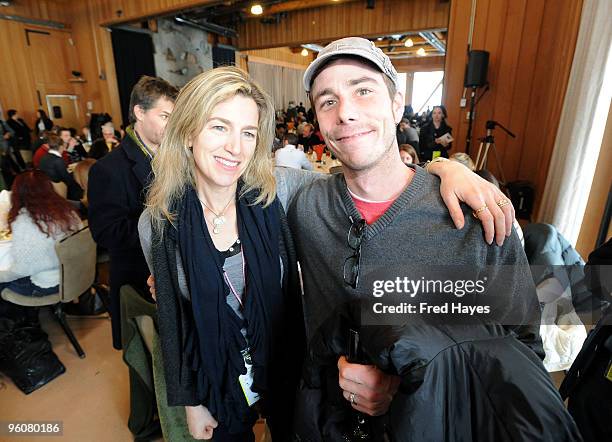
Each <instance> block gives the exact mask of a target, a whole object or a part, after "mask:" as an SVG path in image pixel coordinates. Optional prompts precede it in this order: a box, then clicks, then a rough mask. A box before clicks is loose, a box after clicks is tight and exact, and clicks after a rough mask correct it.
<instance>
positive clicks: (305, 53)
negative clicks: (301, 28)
mask: <svg viewBox="0 0 612 442" xmlns="http://www.w3.org/2000/svg"><path fill="white" fill-rule="evenodd" d="M300 54H302V57H308V49H306V48H304V49H302V52H300Z"/></svg>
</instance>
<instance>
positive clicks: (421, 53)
mask: <svg viewBox="0 0 612 442" xmlns="http://www.w3.org/2000/svg"><path fill="white" fill-rule="evenodd" d="M417 55H419V56H421V57H424V56H425V55H427V54H426V53H425V49H423V48H419V50H418V51H417Z"/></svg>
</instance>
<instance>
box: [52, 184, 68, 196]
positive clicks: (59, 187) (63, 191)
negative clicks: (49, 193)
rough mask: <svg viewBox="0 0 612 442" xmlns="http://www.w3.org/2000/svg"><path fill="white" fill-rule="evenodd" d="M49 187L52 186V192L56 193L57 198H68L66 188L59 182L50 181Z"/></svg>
mask: <svg viewBox="0 0 612 442" xmlns="http://www.w3.org/2000/svg"><path fill="white" fill-rule="evenodd" d="M51 185H52V186H53V190H55V193H57V194H58V195H59V196H61V197H64V198H66V197H67V196H68V186H67V185H66V184H65V183H63V182H61V181H59V182H57V183H56V182H53V181H51Z"/></svg>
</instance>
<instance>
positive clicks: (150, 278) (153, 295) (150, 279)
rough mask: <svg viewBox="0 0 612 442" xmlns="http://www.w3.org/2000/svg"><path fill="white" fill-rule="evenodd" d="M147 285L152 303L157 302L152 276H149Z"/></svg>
mask: <svg viewBox="0 0 612 442" xmlns="http://www.w3.org/2000/svg"><path fill="white" fill-rule="evenodd" d="M147 285H148V286H149V291H150V292H151V297H152V298H153V301H157V298H156V297H155V278H153V275H149V277H148V278H147Z"/></svg>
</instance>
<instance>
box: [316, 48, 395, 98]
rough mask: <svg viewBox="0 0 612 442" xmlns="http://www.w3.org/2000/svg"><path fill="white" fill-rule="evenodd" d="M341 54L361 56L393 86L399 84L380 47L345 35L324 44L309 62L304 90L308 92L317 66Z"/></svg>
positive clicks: (391, 65)
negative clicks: (315, 56) (372, 64)
mask: <svg viewBox="0 0 612 442" xmlns="http://www.w3.org/2000/svg"><path fill="white" fill-rule="evenodd" d="M342 55H351V56H355V57H361V58H363V59H365V60H368V61H370V62H372V63H374V64H375V65H376V66H378V68H379V69H380V70H381V72H382V73H383V74H385V75H386V76H387V77H389V79H391V81H393V84H395V87H396V88H398V86H399V85H398V81H397V71H396V70H395V67H393V64H392V63H391V60H390V59H389V57H388V56H387V55H385V54H384V53H383V51H381V50H380V48H377V47H376V45H375V44H374V42H371V41H370V40H366V39H365V38H361V37H346V38H341V39H340V40H336V41H333V42H331V43H330V44H328V45H327V46H325V47H324V48H323V50H322V51H321V52H319V55H318V56H317V58H316V59H315V60H314V61H313V62H312V63H310V65H309V66H308V68H307V69H306V72H304V89H306V92H310V87H311V86H312V84H311V83H312V80H313V78H312V77H313V75H314V74H315V72H317V70H318V69H319V67H320V66H322V65H323V64H325V63H326V62H327V61H328V60H329V59H330V58H331V57H338V56H342Z"/></svg>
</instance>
